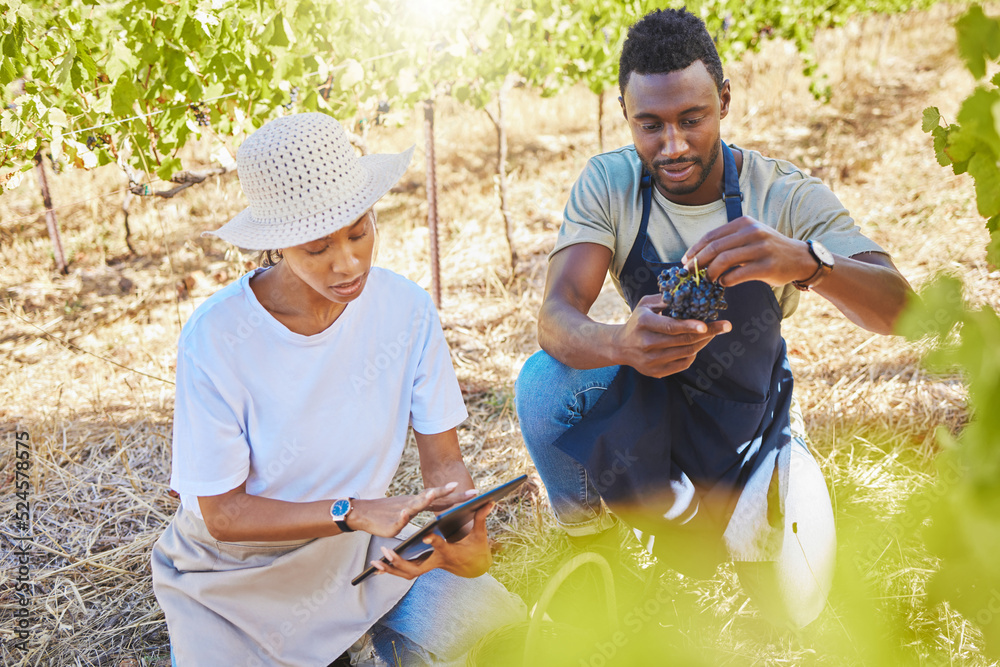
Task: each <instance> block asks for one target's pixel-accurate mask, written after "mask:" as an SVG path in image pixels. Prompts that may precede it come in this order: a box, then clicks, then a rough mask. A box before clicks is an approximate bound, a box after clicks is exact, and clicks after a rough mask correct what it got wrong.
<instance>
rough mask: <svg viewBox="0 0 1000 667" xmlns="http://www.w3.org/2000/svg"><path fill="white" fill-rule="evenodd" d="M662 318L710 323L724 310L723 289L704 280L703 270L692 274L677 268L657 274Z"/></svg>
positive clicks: (704, 273)
mask: <svg viewBox="0 0 1000 667" xmlns="http://www.w3.org/2000/svg"><path fill="white" fill-rule="evenodd" d="M657 282H658V283H659V286H660V292H661V293H662V294H663V304H664V309H663V314H664V315H669V316H670V317H672V318H674V319H677V320H701V321H702V322H714V321H715V320H717V319H718V318H719V311H720V310H725V309H726V308H727V307H728V306H727V305H726V288H725V287H723V286H722V285H720V284H719V283H717V282H713V281H711V280H709V279H708V274H707V273H706V271H705V269H700V270H699V269H698V267H695V269H694V270H693V271H690V270H688V269H685V268H684V267H683V266H677V267H673V268H670V269H666V270H664V271H662V272H661V273H660V279H659V280H658V281H657Z"/></svg>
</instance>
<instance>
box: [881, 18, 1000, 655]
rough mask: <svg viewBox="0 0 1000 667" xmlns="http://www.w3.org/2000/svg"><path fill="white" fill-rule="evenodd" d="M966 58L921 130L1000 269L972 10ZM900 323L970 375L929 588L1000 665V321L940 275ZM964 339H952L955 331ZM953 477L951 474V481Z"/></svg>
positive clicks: (997, 53)
mask: <svg viewBox="0 0 1000 667" xmlns="http://www.w3.org/2000/svg"><path fill="white" fill-rule="evenodd" d="M955 28H956V31H957V33H958V50H959V54H960V55H961V56H962V59H963V60H964V61H965V64H966V66H967V67H968V69H969V72H970V73H971V74H972V75H973V77H975V79H976V80H977V81H978V82H979V84H978V85H977V87H976V89H975V90H974V91H973V93H972V94H971V95H970V96H969V97H968V98H966V99H965V100H964V101H963V102H962V105H961V107H960V109H959V112H958V116H957V118H956V119H955V122H953V123H946V122H945V121H944V119H943V118H942V116H941V113H940V111H939V110H938V109H937V108H934V107H929V108H927V109H925V110H924V118H923V129H924V131H925V132H929V133H931V134H932V136H933V145H934V151H935V153H936V155H937V158H938V161H939V162H940V164H941V165H942V166H951V168H952V170H953V171H954V172H955V173H956V174H962V173H968V174H969V175H971V176H972V178H973V179H974V180H975V187H976V204H977V207H978V210H979V213H980V214H981V215H982V216H983V217H984V218H987V221H986V227H987V229H988V231H989V233H990V241H989V243H988V247H987V261H988V262H990V263H992V264H993V265H994V266H995V265H997V264H998V263H1000V229H998V227H1000V74H996V75H994V76H993V77H992V79H991V80H990V81H989V82H986V81H984V79H985V77H986V75H987V63H989V62H994V63H996V62H998V61H1000V17H997V18H991V17H987V16H986V15H985V13H984V12H983V10H982V8H981V7H979V6H978V5H973V6H972V7H971V8H970V9H969V10H968V11H967V12H966V13H965V14H964V15H963V16H961V17H960V18H959V19H958V21H957V22H956V24H955ZM921 297H922V298H921V300H920V301H919V302H917V303H914V304H912V305H911V306H910V307H909V308H908V309H907V312H906V313H905V314H904V317H903V319H902V321H901V323H900V331H901V332H902V333H904V334H906V335H907V336H909V337H911V338H914V339H916V338H920V337H923V336H926V335H933V336H936V337H938V338H939V340H940V341H941V343H940V344H939V346H938V347H937V349H935V350H934V352H933V353H932V354H931V355H930V356H929V357H928V362H929V363H930V364H931V365H932V366H934V367H936V368H941V369H954V368H956V367H957V368H960V369H962V371H963V373H964V375H965V376H966V379H967V381H968V385H969V409H970V412H971V413H972V420H971V421H970V423H969V424H968V425H967V426H966V427H965V429H964V430H963V431H962V433H961V434H960V436H959V437H958V438H957V439H956V438H955V437H953V436H952V435H951V434H950V433H948V432H947V431H943V430H942V431H940V432H939V433H938V440H939V441H940V442H941V445H942V448H943V450H944V451H943V453H942V454H941V455H940V456H939V459H938V463H939V468H940V470H941V471H942V474H941V475H940V477H941V478H942V479H954V478H957V480H958V481H957V482H955V483H954V484H946V483H945V482H943V481H942V482H939V487H938V489H937V490H936V491H937V492H936V493H935V494H934V497H935V498H937V499H938V500H937V502H936V503H935V506H934V508H933V511H932V519H933V524H932V526H931V530H930V533H929V542H930V546H931V550H932V552H933V553H934V555H935V556H937V557H939V558H940V559H941V568H940V570H939V571H938V572H936V573H935V575H934V577H933V579H932V581H931V587H930V594H931V596H932V599H934V600H946V601H948V602H949V603H951V604H952V605H953V606H954V607H955V608H956V609H958V610H959V611H960V612H962V613H963V614H964V615H965V617H966V618H968V619H969V620H970V621H971V622H973V623H975V624H977V625H978V626H979V627H980V628H981V629H982V631H983V635H984V637H985V639H986V646H987V650H988V651H989V652H990V653H991V654H992V656H993V657H994V658H996V657H1000V613H998V612H997V609H996V599H997V598H998V597H1000V567H998V566H997V553H998V549H1000V440H998V434H1000V412H998V411H997V409H996V408H997V406H998V405H1000V372H998V369H1000V317H998V315H997V313H996V312H995V311H994V310H993V309H992V308H989V307H983V308H980V309H971V308H969V307H968V306H966V305H965V300H964V294H963V286H962V284H961V283H960V282H959V281H958V280H957V279H955V278H952V277H947V276H944V277H939V278H937V279H935V280H934V281H933V282H932V283H931V284H930V285H928V286H927V287H926V288H925V289H924V290H922V292H921ZM956 330H957V332H958V334H957V337H955V338H949V334H950V333H951V332H953V331H956ZM947 473H952V474H947Z"/></svg>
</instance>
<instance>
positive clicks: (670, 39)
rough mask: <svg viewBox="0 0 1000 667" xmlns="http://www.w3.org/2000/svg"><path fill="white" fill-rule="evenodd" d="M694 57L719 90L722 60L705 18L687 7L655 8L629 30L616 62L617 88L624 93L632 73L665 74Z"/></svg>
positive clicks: (685, 64)
mask: <svg viewBox="0 0 1000 667" xmlns="http://www.w3.org/2000/svg"><path fill="white" fill-rule="evenodd" d="M696 60H700V61H702V62H703V63H705V67H706V69H708V73H709V74H711V75H712V78H713V79H715V87H716V88H718V89H719V90H720V91H721V90H722V61H721V60H720V59H719V52H718V51H717V50H716V48H715V42H714V41H712V37H711V35H709V34H708V29H707V28H706V27H705V23H704V21H702V20H701V19H700V18H698V17H697V16H695V15H694V14H692V13H691V12H689V11H687V10H686V9H657V10H655V11H652V12H650V13H649V14H646V15H645V16H644V17H642V18H641V19H640V20H639V21H638V22H636V23H635V24H634V25H633V26H632V27H631V28H629V29H628V37H627V38H626V39H625V44H624V45H623V46H622V55H621V59H620V60H619V61H618V89H619V91H620V92H621V94H622V95H623V96H624V95H625V86H627V85H628V79H629V76H630V75H631V74H632V72H637V73H639V74H666V73H667V72H676V71H677V70H682V69H686V68H687V67H689V66H690V65H691V64H692V63H693V62H694V61H696Z"/></svg>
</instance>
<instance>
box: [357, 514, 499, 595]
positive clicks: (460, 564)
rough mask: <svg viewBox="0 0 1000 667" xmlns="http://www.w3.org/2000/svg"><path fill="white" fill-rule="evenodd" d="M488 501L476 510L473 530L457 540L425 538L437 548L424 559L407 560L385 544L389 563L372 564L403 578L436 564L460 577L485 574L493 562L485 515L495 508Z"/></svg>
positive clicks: (413, 575) (385, 553) (376, 562)
mask: <svg viewBox="0 0 1000 667" xmlns="http://www.w3.org/2000/svg"><path fill="white" fill-rule="evenodd" d="M493 507H494V504H493V503H489V504H488V505H485V506H484V507H482V508H480V510H479V511H478V512H476V517H475V520H474V521H473V524H472V531H471V532H470V533H469V534H468V535H466V536H465V537H463V538H462V539H461V540H459V541H458V542H454V543H452V542H448V541H447V540H445V539H443V538H442V537H441V536H440V535H430V536H428V537H426V538H424V544H429V545H431V546H432V547H434V551H433V552H431V555H430V556H428V557H427V558H424V559H422V560H416V561H408V560H406V559H405V558H403V557H402V556H400V555H399V554H397V553H396V552H395V551H392V550H390V549H387V548H385V547H382V555H383V556H385V557H386V558H387V559H388V560H389V563H388V564H386V563H383V562H382V561H381V560H373V561H372V562H371V564H372V565H373V566H374V567H375V568H376V569H377V570H379V571H380V572H382V573H386V574H394V575H396V576H397V577H402V578H403V579H415V578H417V577H419V576H420V575H421V574H423V573H424V572H428V571H430V570H433V569H434V568H436V567H439V568H441V569H442V570H447V571H448V572H451V573H452V574H455V575H458V576H460V577H466V578H470V579H471V578H473V577H478V576H479V575H481V574H484V573H485V572H486V571H487V570H488V569H489V568H490V565H491V564H492V563H493V555H492V554H491V553H490V545H489V540H488V539H487V536H486V516H487V515H488V514H489V513H490V511H491V510H492V509H493Z"/></svg>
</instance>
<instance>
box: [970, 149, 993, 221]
mask: <svg viewBox="0 0 1000 667" xmlns="http://www.w3.org/2000/svg"><path fill="white" fill-rule="evenodd" d="M969 174H971V175H972V177H973V178H974V179H975V180H976V205H977V207H978V209H979V214H980V215H981V216H983V217H984V218H989V217H992V216H994V215H997V214H1000V167H998V166H997V160H996V158H995V157H993V156H992V155H990V154H989V152H988V151H982V152H979V153H976V154H975V155H974V156H972V159H971V160H969Z"/></svg>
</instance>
